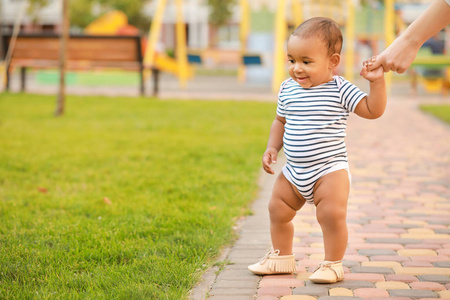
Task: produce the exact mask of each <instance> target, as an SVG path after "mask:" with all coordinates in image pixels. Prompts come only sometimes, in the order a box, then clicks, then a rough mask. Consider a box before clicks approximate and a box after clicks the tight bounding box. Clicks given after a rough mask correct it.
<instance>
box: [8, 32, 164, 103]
mask: <svg viewBox="0 0 450 300" xmlns="http://www.w3.org/2000/svg"><path fill="white" fill-rule="evenodd" d="M10 40H11V36H6V37H5V38H4V44H3V50H4V52H3V53H6V49H7V47H8V45H9V43H10ZM59 48H60V40H59V36H58V35H50V34H45V35H19V36H18V37H17V40H16V43H15V47H14V50H13V52H12V56H11V61H10V63H9V65H8V66H6V67H7V73H6V77H7V78H6V90H8V89H9V84H10V78H11V77H10V76H11V72H12V71H13V70H14V68H17V67H19V68H20V69H21V76H20V78H21V90H22V91H25V87H26V83H25V81H26V70H27V68H36V69H44V68H57V67H58V66H59ZM66 58H67V63H66V67H67V69H68V70H92V69H111V68H113V69H121V70H127V71H136V72H139V75H140V94H141V95H144V94H145V87H144V76H143V71H144V64H143V56H142V51H141V38H140V37H139V36H86V35H70V38H69V40H68V44H67V53H66ZM152 71H153V74H154V80H155V82H157V75H158V73H159V72H158V70H152ZM155 92H157V87H156V86H155V90H154V93H155Z"/></svg>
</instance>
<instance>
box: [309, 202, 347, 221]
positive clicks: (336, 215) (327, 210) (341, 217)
mask: <svg viewBox="0 0 450 300" xmlns="http://www.w3.org/2000/svg"><path fill="white" fill-rule="evenodd" d="M316 217H317V221H318V222H319V224H321V225H323V224H333V225H339V224H340V223H345V222H346V218H347V210H346V209H345V208H343V207H341V206H333V205H327V206H322V207H320V208H319V207H318V208H317V210H316Z"/></svg>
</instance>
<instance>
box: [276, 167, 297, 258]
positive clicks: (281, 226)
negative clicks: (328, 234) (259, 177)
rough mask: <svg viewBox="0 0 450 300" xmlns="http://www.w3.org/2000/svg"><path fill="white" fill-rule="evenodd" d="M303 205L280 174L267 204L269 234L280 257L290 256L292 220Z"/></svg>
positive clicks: (292, 237) (292, 232)
mask: <svg viewBox="0 0 450 300" xmlns="http://www.w3.org/2000/svg"><path fill="white" fill-rule="evenodd" d="M303 204H305V200H304V199H303V197H302V196H300V193H299V192H298V191H296V190H295V188H294V187H293V186H292V185H291V184H290V183H289V181H288V180H287V179H286V178H285V177H284V175H283V174H282V173H281V174H280V175H279V176H278V178H277V180H276V182H275V185H274V187H273V191H272V197H271V199H270V202H269V213H270V234H271V238H272V245H273V249H274V250H277V249H278V250H280V255H291V254H292V246H293V239H294V225H293V224H292V219H294V217H295V214H296V213H297V211H298V210H299V209H300V208H301V207H302V206H303Z"/></svg>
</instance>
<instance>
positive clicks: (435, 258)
mask: <svg viewBox="0 0 450 300" xmlns="http://www.w3.org/2000/svg"><path fill="white" fill-rule="evenodd" d="M410 258H411V261H424V262H430V263H434V262H438V261H447V260H448V257H447V256H440V255H438V256H411V257H410Z"/></svg>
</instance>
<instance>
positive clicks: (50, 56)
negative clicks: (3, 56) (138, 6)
mask: <svg viewBox="0 0 450 300" xmlns="http://www.w3.org/2000/svg"><path fill="white" fill-rule="evenodd" d="M10 39H11V38H10V37H6V42H7V44H9V41H10ZM59 48H60V40H59V37H58V36H57V35H19V36H18V37H17V40H16V44H15V47H14V51H13V53H12V60H14V59H18V60H23V59H34V60H58V59H59ZM66 55H67V60H69V61H91V62H96V61H98V62H139V63H142V52H141V41H140V37H139V36H80V35H71V36H70V38H69V40H68V45H67V54H66Z"/></svg>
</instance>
